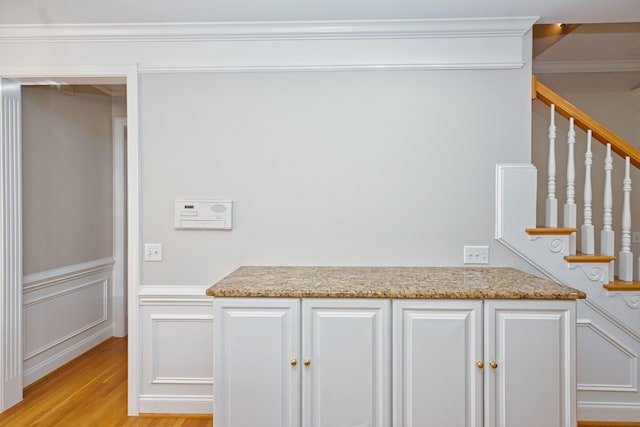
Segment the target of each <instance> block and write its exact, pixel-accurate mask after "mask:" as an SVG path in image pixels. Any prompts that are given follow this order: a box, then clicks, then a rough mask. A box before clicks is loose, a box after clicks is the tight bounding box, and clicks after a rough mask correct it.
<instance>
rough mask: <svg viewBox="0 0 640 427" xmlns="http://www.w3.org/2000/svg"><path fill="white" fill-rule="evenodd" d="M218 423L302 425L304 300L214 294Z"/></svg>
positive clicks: (232, 426) (227, 426)
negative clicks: (302, 304)
mask: <svg viewBox="0 0 640 427" xmlns="http://www.w3.org/2000/svg"><path fill="white" fill-rule="evenodd" d="M213 307H214V318H213V323H214V343H215V345H216V348H214V376H213V378H214V390H215V392H214V401H215V404H214V405H215V406H214V414H215V424H216V427H256V426H260V427H297V426H299V421H300V368H301V366H300V363H293V364H292V361H293V360H294V359H296V361H298V360H299V359H300V357H299V349H300V338H299V337H300V313H299V309H300V300H298V299H269V298H261V299H257V298H256V299H252V298H214V301H213Z"/></svg>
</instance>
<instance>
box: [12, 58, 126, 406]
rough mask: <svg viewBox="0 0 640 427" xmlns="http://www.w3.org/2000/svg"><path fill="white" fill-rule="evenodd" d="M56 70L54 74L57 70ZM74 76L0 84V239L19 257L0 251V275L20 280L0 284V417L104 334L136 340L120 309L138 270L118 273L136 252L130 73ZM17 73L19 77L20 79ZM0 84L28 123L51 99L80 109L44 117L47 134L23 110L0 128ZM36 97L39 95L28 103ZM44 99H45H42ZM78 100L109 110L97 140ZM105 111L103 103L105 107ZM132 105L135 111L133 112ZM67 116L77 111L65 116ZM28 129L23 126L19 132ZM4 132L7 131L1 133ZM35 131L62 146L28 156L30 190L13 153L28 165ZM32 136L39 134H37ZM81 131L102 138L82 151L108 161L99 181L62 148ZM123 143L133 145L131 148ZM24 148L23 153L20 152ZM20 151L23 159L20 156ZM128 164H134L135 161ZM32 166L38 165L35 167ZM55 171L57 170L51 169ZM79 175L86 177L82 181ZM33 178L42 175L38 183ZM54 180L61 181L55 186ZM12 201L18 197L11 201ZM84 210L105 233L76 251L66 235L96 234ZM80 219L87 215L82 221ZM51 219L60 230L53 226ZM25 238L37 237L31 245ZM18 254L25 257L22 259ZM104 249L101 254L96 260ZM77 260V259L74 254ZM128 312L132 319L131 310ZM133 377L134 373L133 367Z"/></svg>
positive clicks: (81, 158) (82, 160) (89, 166)
mask: <svg viewBox="0 0 640 427" xmlns="http://www.w3.org/2000/svg"><path fill="white" fill-rule="evenodd" d="M59 71H60V70H56V72H59ZM75 72H76V73H77V74H78V75H76V76H75V77H74V76H72V77H62V76H56V77H47V78H46V79H45V78H42V77H35V76H29V73H28V72H25V73H19V72H18V73H16V75H14V76H9V77H10V78H12V79H13V81H10V83H9V84H7V81H8V80H7V79H5V78H2V79H0V84H2V90H1V91H0V94H1V95H2V98H3V104H0V112H2V113H3V114H2V115H0V118H1V119H2V121H3V123H2V125H0V131H2V133H0V136H1V137H2V138H1V139H0V142H1V144H0V146H1V147H0V148H1V149H2V154H4V155H3V161H7V160H8V161H10V162H12V165H13V167H12V168H10V170H9V169H8V168H3V169H4V170H3V172H2V176H1V177H0V183H2V190H0V199H1V200H0V202H1V204H2V210H3V212H9V213H10V215H2V216H1V217H0V222H1V223H2V224H0V225H1V226H2V227H1V228H0V233H1V234H2V236H3V240H5V241H11V242H12V243H13V244H14V246H15V247H17V248H20V250H19V251H7V250H1V251H0V271H5V269H6V267H7V266H8V267H10V268H9V269H6V270H7V271H9V270H10V271H13V272H14V273H15V272H19V274H14V275H13V276H15V277H10V279H12V280H6V281H5V279H6V277H3V282H4V283H3V285H4V286H3V287H2V291H0V320H1V322H2V325H1V327H2V330H3V331H7V333H6V334H4V336H0V339H1V340H2V347H1V349H2V350H1V351H0V362H5V363H3V364H4V365H6V364H7V363H6V362H9V365H10V368H11V369H6V370H4V371H3V372H2V378H1V380H2V381H0V411H3V410H5V409H8V408H9V407H10V406H12V405H13V404H15V403H17V402H18V401H20V400H21V399H22V388H23V387H24V386H26V385H28V384H30V383H32V382H33V381H35V380H36V379H37V377H39V376H43V375H42V374H43V373H44V374H46V373H48V372H47V371H48V370H49V371H50V370H52V369H50V368H51V367H54V365H56V364H58V365H62V364H64V363H65V362H66V361H68V360H71V359H72V358H74V357H75V356H76V355H78V354H80V353H83V352H85V351H87V350H88V349H89V348H91V347H92V346H93V345H95V344H98V343H99V342H101V341H103V340H104V339H106V338H108V337H109V336H125V335H128V334H131V333H132V332H133V335H134V336H137V334H136V331H137V323H136V322H133V328H132V327H131V325H129V323H130V322H129V319H131V318H132V317H133V318H135V316H130V314H129V311H130V309H129V303H130V302H131V300H133V301H137V295H135V294H134V296H133V298H129V297H128V296H129V295H130V292H128V289H129V287H134V289H135V287H136V286H137V280H136V279H135V278H136V276H135V273H136V271H137V268H133V269H130V268H127V266H128V265H130V264H131V259H133V260H134V261H135V260H136V259H137V257H136V256H135V255H134V254H135V251H132V250H131V247H134V248H135V247H136V246H135V245H136V244H137V239H136V238H135V236H136V235H137V233H135V232H134V233H130V232H129V231H128V230H130V229H131V227H134V228H135V229H136V230H137V216H136V215H135V214H134V213H133V212H129V211H128V208H127V206H128V205H133V210H134V211H136V210H137V203H133V204H130V203H127V197H128V194H127V193H128V192H127V187H128V180H127V175H128V174H129V173H131V171H133V174H132V175H131V176H133V179H132V181H133V182H137V166H136V163H133V164H131V163H128V162H127V158H128V157H129V156H128V155H127V151H128V150H131V151H132V152H134V153H136V152H137V136H136V135H135V130H136V129H137V120H136V118H135V117H133V120H131V121H129V126H127V122H128V119H127V111H133V112H134V113H135V112H136V111H137V99H135V96H136V93H137V74H136V72H135V69H128V70H126V71H124V72H122V73H120V72H118V73H116V74H119V75H120V77H104V76H99V75H98V76H96V75H95V74H96V71H95V69H92V71H91V72H89V73H87V74H89V75H85V74H84V73H83V71H82V70H81V69H80V70H75ZM52 74H56V73H55V72H54V73H52ZM98 74H99V73H98ZM105 74H106V73H105ZM25 75H26V76H27V77H24V76H25ZM129 83H133V87H128V86H129ZM5 86H6V87H15V86H17V87H18V97H20V89H24V93H27V96H28V97H30V99H29V103H30V107H32V110H30V111H31V113H29V112H26V113H25V114H33V107H34V106H35V111H36V112H37V113H36V116H37V115H38V114H45V117H46V109H47V108H50V109H55V108H56V106H55V104H54V103H50V104H49V105H46V104H47V102H50V101H51V99H53V98H57V99H58V100H60V99H64V98H60V97H65V98H67V100H66V101H65V102H67V103H69V102H70V100H71V99H72V98H74V99H75V100H81V101H82V102H80V104H81V105H80V107H78V106H76V107H71V110H69V105H66V106H65V108H64V109H62V110H63V111H62V112H61V113H60V114H59V115H58V117H49V119H51V120H52V121H54V122H55V121H56V120H57V122H56V123H54V126H51V127H49V130H48V131H47V130H44V131H43V126H40V129H38V130H36V129H35V128H36V127H38V125H42V122H40V119H39V118H36V120H35V122H34V121H33V120H30V119H29V117H26V116H25V117H22V116H21V114H20V113H21V112H22V111H19V112H18V113H17V115H18V117H17V118H16V117H13V118H11V120H14V125H13V126H10V125H9V126H8V125H7V123H5V122H6V121H7V120H8V117H7V115H6V114H4V113H6V110H7V107H6V104H5V103H4V100H5V99H4V98H5V94H7V93H8V92H10V91H7V90H5ZM44 86H46V87H44ZM38 92H40V95H34V93H38ZM44 93H46V95H44V96H43V94H44ZM129 94H133V95H134V97H133V98H134V99H129ZM100 97H104V98H107V99H109V101H104V100H103V101H96V100H98V99H100ZM116 98H117V99H118V101H117V102H113V103H112V101H111V99H116ZM43 99H44V103H43ZM18 101H20V99H18ZM74 102H75V101H74ZM87 102H88V103H89V104H91V103H93V104H96V105H100V104H102V105H101V106H100V107H99V108H102V110H103V111H108V113H109V117H108V122H109V123H108V124H107V131H106V132H105V125H104V119H105V118H104V117H102V118H101V119H99V120H98V121H101V120H102V123H101V124H97V125H96V124H95V123H93V124H90V125H87V123H86V118H83V117H82V114H84V113H86V111H83V109H84V106H86V105H88V104H87ZM71 103H72V102H71ZM83 103H84V104H83ZM106 104H109V105H108V106H106ZM112 104H113V105H112ZM116 104H117V105H116ZM18 105H20V108H18V110H22V109H23V108H22V107H25V108H26V105H25V103H24V102H18ZM83 105H84V106H83ZM131 106H133V107H134V108H133V109H132V108H131ZM73 108H76V109H75V110H73ZM74 111H75V112H74ZM78 115H80V116H81V117H79V122H80V124H79V125H78V126H76V127H75V128H74V125H73V124H72V122H73V119H74V118H78V117H74V116H78ZM134 116H135V114H134ZM16 122H17V123H19V124H20V122H24V126H15V123H16ZM34 123H35V125H34ZM76 124H77V123H76ZM27 126H29V128H28V130H27ZM98 128H100V129H101V130H100V132H97V129H98ZM7 130H11V132H9V133H10V134H8V132H7ZM20 130H22V132H20ZM34 132H35V133H36V135H35V137H36V139H39V140H48V141H49V142H51V141H57V142H58V143H59V144H61V146H59V147H55V145H54V146H51V147H49V151H47V150H44V151H46V152H45V153H44V154H45V156H44V159H43V156H42V154H43V153H36V154H37V155H36V156H35V157H36V161H35V170H36V174H35V175H36V178H37V179H36V180H35V181H36V184H35V186H34V185H32V184H33V182H27V181H28V180H29V181H30V180H31V179H32V178H33V177H32V176H31V175H30V171H33V165H31V166H29V168H26V167H25V168H24V169H25V170H24V172H25V174H24V176H25V178H24V182H23V180H22V176H23V174H22V172H23V165H22V154H24V155H25V156H24V160H25V161H27V158H30V159H31V160H33V158H32V156H31V154H33V152H34V150H33V148H34V147H33V146H31V147H27V146H23V142H24V141H23V139H27V138H31V137H33V136H34V135H33V133H34ZM37 132H40V135H38V134H37ZM43 132H44V134H43ZM47 132H48V134H47ZM65 132H66V133H65ZM83 133H84V135H85V136H86V135H90V136H91V138H89V139H92V138H93V137H95V136H96V134H100V135H101V136H102V139H104V138H103V137H104V135H108V137H109V141H108V143H107V146H106V147H107V148H105V146H101V147H95V146H94V147H88V148H89V150H88V151H91V150H94V153H93V159H94V160H95V159H99V158H100V157H105V156H104V154H105V152H108V155H107V156H106V157H108V160H109V162H107V164H108V168H110V173H109V174H108V176H107V174H105V173H104V170H105V164H104V163H103V164H102V165H101V166H99V167H97V168H96V167H95V166H96V165H95V164H93V163H92V159H91V158H92V155H88V154H87V152H83V153H79V152H78V150H77V148H78V146H75V147H74V146H73V144H72V143H71V139H73V138H72V137H77V136H78V134H80V135H82V134H83ZM132 135H133V137H132ZM98 139H100V138H98ZM80 140H82V138H80ZM130 141H133V143H132V144H130ZM92 144H93V142H91V141H89V142H87V143H86V145H92ZM129 144H130V145H129ZM128 145H129V146H128ZM131 145H132V146H131ZM83 148H87V147H83ZM23 149H24V150H25V152H24V153H22V150H23ZM29 150H31V151H30V152H28V151H29ZM65 150H66V152H65ZM105 150H106V151H105ZM35 151H38V150H35ZM80 151H81V150H80ZM38 154H39V155H40V157H39V158H38ZM47 156H48V158H47ZM74 156H75V157H74ZM69 157H71V159H70V158H69ZM133 157H134V159H137V155H134V156H133ZM38 162H40V163H41V164H40V165H39V164H38ZM43 162H44V163H43ZM47 162H49V163H50V164H49V167H47V165H46V163H47ZM56 162H57V163H56ZM54 163H56V165H57V166H56V167H50V166H51V164H54ZM43 165H44V166H43ZM3 166H4V165H3ZM98 169H100V171H98ZM52 171H55V173H54V172H52ZM82 171H84V172H85V175H84V176H85V178H84V179H82V178H81V179H78V176H81V175H77V173H79V172H82ZM87 171H88V173H86V172H87ZM38 174H40V175H44V176H40V177H37V175H38ZM47 178H49V179H47ZM56 178H61V179H59V180H58V181H56ZM38 180H39V183H40V184H41V183H48V184H52V183H53V182H55V183H53V184H52V185H50V186H49V187H48V188H44V191H41V193H40V194H36V193H37V191H38V190H37V188H38V186H39V184H38ZM47 181H50V182H47ZM83 181H86V182H83ZM90 181H93V184H95V182H96V181H97V182H98V184H97V187H95V186H94V187H92V185H86V184H87V182H90ZM106 181H108V182H109V186H108V191H107V192H106V193H108V194H107V196H108V197H105V194H102V196H101V197H102V204H101V202H95V201H93V202H90V203H84V204H83V201H85V202H86V199H87V198H88V197H90V196H91V195H95V194H97V193H100V191H97V190H96V188H101V187H100V186H103V187H104V185H105V182H106ZM23 184H24V185H23ZM23 188H24V191H23ZM33 188H36V192H35V193H32V192H30V193H29V194H27V192H28V191H31V190H29V189H33ZM16 189H17V190H18V191H16ZM41 190H43V189H41ZM16 193H19V194H17V195H16ZM47 193H48V194H47ZM132 198H133V200H136V196H135V195H132ZM23 199H24V200H23ZM104 199H110V203H108V206H109V209H107V208H105V206H106V205H105V204H104ZM23 204H24V206H23ZM93 207H95V208H96V210H95V211H93V212H94V213H95V216H97V217H100V221H98V222H102V223H103V224H102V225H105V224H104V223H105V222H108V223H109V224H108V226H106V227H102V230H100V231H99V232H98V231H96V232H95V233H88V234H89V236H88V237H89V238H88V239H87V241H85V242H84V243H83V242H80V241H79V239H78V236H74V235H73V230H74V228H78V229H81V228H82V227H83V226H84V227H86V226H87V225H89V227H92V226H95V223H94V224H93V225H92V224H91V213H92V208H93ZM23 208H24V209H23ZM82 210H84V216H82V215H80V214H79V213H81V212H80V211H82ZM105 210H108V212H105ZM87 213H89V214H88V215H87ZM76 214H78V215H76ZM43 218H44V220H43ZM83 218H84V219H83ZM87 218H89V220H87ZM105 218H108V220H105ZM131 218H133V220H131ZM54 219H55V220H56V221H59V222H55V221H53V220H54ZM94 219H95V218H94ZM34 220H35V221H34ZM48 220H51V224H53V226H52V227H50V228H49V229H48V230H45V231H44V232H43V231H42V230H43V228H42V227H41V226H42V223H44V222H47V221H48ZM87 223H89V224H87ZM27 224H29V230H28V231H27V230H26V225H27ZM51 224H49V225H51ZM105 230H109V231H110V233H108V236H107V237H105ZM94 231H95V230H94ZM34 233H35V234H36V236H35V238H34V235H33V234H34ZM37 234H40V236H37ZM40 237H46V238H47V239H48V243H49V244H47V245H43V246H47V247H46V248H44V249H43V250H42V251H41V252H38V251H39V250H41V249H42V248H38V246H39V245H34V244H33V242H35V241H37V238H40ZM98 238H100V239H101V242H100V243H99V244H98V245H96V246H97V247H100V248H101V250H98V251H95V252H91V250H94V249H95V248H94V249H89V250H88V249H87V247H88V246H91V244H92V243H95V241H93V242H92V241H91V240H97V239H98ZM51 241H54V242H57V244H53V245H51V244H50V242H51ZM87 242H88V243H87ZM23 243H24V246H23ZM65 244H66V245H67V246H65ZM83 245H84V246H83ZM87 245H88V246H87ZM34 247H36V249H35V252H34V251H33V248H34ZM23 248H24V255H25V256H23V251H22V249H23ZM30 248H32V249H30ZM105 248H108V249H109V250H108V251H106V252H105V251H104V249H105ZM5 249H6V248H5ZM72 252H74V253H75V254H76V258H73V257H71V256H69V255H70V253H72ZM34 253H35V256H34ZM77 254H82V255H80V256H77ZM96 254H97V255H96ZM83 256H84V258H83ZM65 257H66V258H65ZM129 258H131V259H129ZM52 259H56V260H57V261H56V263H52V262H51V260H52ZM60 260H62V262H60ZM70 260H71V261H70ZM47 263H49V264H47ZM56 264H57V265H56ZM134 265H135V262H134ZM23 267H24V271H23ZM129 275H131V276H132V277H133V278H134V280H133V281H131V280H129ZM23 282H24V283H23ZM23 285H24V288H23ZM132 310H133V312H134V313H135V309H132ZM30 316H33V318H31V317H30ZM23 319H24V320H23ZM30 325H38V326H39V328H36V327H30ZM43 331H45V332H43ZM47 334H48V335H47ZM107 335H108V336H107ZM18 343H20V345H18ZM12 344H15V345H12ZM23 348H24V350H25V351H24V352H23V351H22V349H23ZM60 349H62V351H61V352H60V353H59V354H56V353H55V352H56V351H57V350H60ZM130 351H132V352H133V353H134V354H137V345H136V342H135V340H133V342H132V344H131V345H130ZM65 359H66V360H65ZM135 359H137V357H135V358H134V360H135ZM130 360H131V359H130ZM129 363H130V362H129ZM54 369H55V367H54ZM130 374H131V370H130ZM133 375H137V371H136V370H135V368H134V372H133ZM129 389H130V390H133V391H134V393H133V394H132V393H129V395H130V396H136V394H135V393H137V383H136V382H135V381H134V382H133V384H132V385H130V386H129ZM129 402H134V404H133V405H132V404H130V405H129V412H130V413H131V414H136V413H137V405H135V402H137V399H135V398H130V399H129Z"/></svg>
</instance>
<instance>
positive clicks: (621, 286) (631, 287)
mask: <svg viewBox="0 0 640 427" xmlns="http://www.w3.org/2000/svg"><path fill="white" fill-rule="evenodd" d="M603 287H604V288H605V289H606V290H608V291H640V282H639V281H637V280H633V281H631V282H623V281H622V280H620V279H619V278H618V276H616V277H615V278H614V280H613V282H611V283H607V284H606V285H603Z"/></svg>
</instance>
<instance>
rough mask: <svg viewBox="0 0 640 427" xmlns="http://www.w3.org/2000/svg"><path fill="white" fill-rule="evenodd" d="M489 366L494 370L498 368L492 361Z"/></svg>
mask: <svg viewBox="0 0 640 427" xmlns="http://www.w3.org/2000/svg"><path fill="white" fill-rule="evenodd" d="M489 366H491V368H493V369H496V368H497V367H498V364H497V363H496V362H494V361H493V360H492V361H491V362H489Z"/></svg>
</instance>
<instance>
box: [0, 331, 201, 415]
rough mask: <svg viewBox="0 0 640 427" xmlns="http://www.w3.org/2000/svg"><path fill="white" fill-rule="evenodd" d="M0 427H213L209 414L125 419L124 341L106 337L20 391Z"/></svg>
mask: <svg viewBox="0 0 640 427" xmlns="http://www.w3.org/2000/svg"><path fill="white" fill-rule="evenodd" d="M0 426H2V427H27V426H38V427H50V426H51V427H53V426H56V427H67V426H68V427H93V426H95V427H213V417H212V416H211V415H173V414H168V415H159V414H141V416H139V417H128V416H127V339H126V338H111V339H109V340H107V341H105V342H104V343H102V344H100V345H99V346H97V347H95V348H94V349H92V350H90V351H88V352H87V353H85V354H83V355H81V356H80V357H78V358H77V359H75V360H73V361H72V362H70V363H69V364H67V365H65V366H63V367H62V368H60V369H58V370H57V371H55V372H53V373H51V374H49V375H47V376H46V377H44V378H42V379H41V380H39V381H37V382H36V383H34V384H32V385H30V386H29V387H27V388H26V389H25V390H24V400H23V401H22V402H20V403H19V404H17V405H16V406H14V407H13V408H10V409H9V410H7V411H5V412H3V413H1V414H0Z"/></svg>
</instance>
